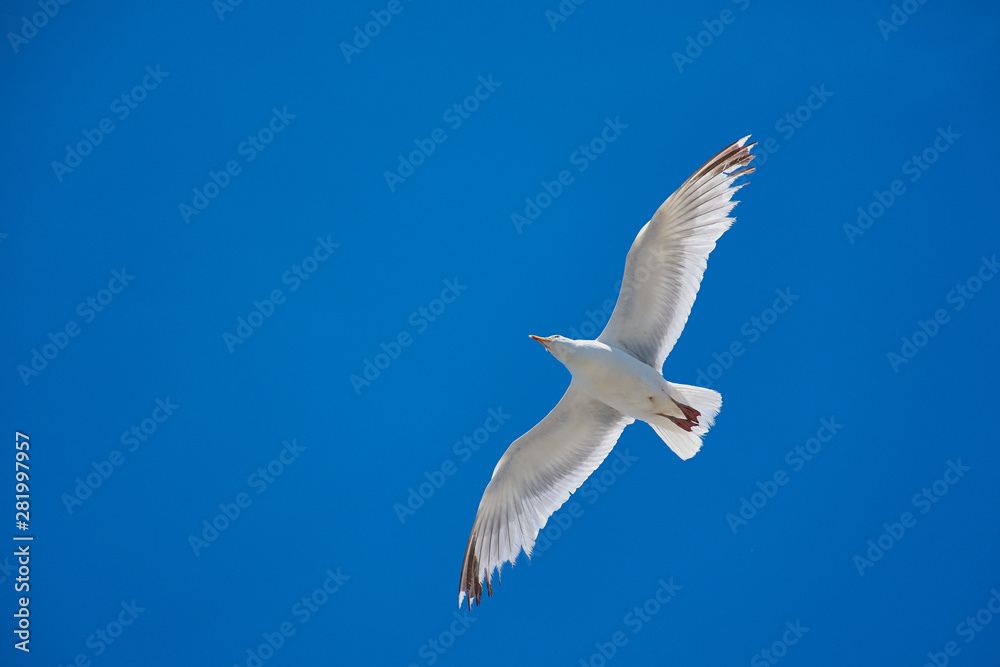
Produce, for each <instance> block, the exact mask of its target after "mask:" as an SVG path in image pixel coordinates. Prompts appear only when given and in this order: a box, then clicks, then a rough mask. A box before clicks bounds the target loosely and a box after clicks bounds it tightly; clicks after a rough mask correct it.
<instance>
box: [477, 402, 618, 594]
mask: <svg viewBox="0 0 1000 667" xmlns="http://www.w3.org/2000/svg"><path fill="white" fill-rule="evenodd" d="M633 421H634V420H633V419H631V418H629V417H626V416H625V415H623V414H622V413H620V412H618V411H617V410H615V409H614V408H612V407H610V406H608V405H605V404H604V403H602V402H601V401H599V400H597V399H596V398H594V397H593V396H591V395H590V394H589V393H588V392H587V391H586V390H585V389H583V388H581V387H580V386H579V385H577V384H576V383H575V382H571V383H570V386H569V389H567V390H566V393H565V394H563V397H562V398H561V399H559V402H558V403H557V404H556V407H554V408H552V412H550V413H549V414H548V415H546V416H545V418H544V419H542V421H540V422H538V424H536V425H535V427H534V428H532V429H531V430H530V431H528V432H527V433H525V434H524V435H522V436H521V437H520V438H518V439H517V440H515V441H514V443H513V444H512V445H511V446H510V447H508V448H507V452H506V453H505V454H504V455H503V456H502V457H501V458H500V462H499V463H497V467H496V468H495V469H494V470H493V477H492V479H491V480H490V483H489V484H488V485H487V486H486V491H485V492H484V493H483V499H482V500H481V501H480V503H479V510H478V511H477V512H476V520H475V522H474V523H473V524H472V533H471V534H470V535H469V543H468V546H466V548H465V559H464V560H463V561H462V579H461V582H460V584H459V585H460V590H459V594H458V604H459V606H461V605H462V600H463V599H464V598H465V596H466V595H468V596H469V607H470V608H471V607H472V598H475V600H476V604H477V605H478V604H479V600H480V598H481V597H482V594H483V577H484V576H485V578H486V586H487V589H488V591H489V594H490V595H492V594H493V586H492V584H491V580H492V577H493V570H494V569H499V568H501V567H502V566H503V564H504V563H505V562H506V561H510V562H511V564H513V563H514V561H515V560H516V559H517V556H518V554H519V553H520V551H521V549H522V548H523V549H524V552H525V553H526V554H528V557H531V549H532V548H533V547H534V546H535V538H536V537H537V536H538V531H539V530H541V529H542V527H544V526H545V522H546V521H548V518H549V516H551V515H552V513H553V512H555V511H556V510H557V509H559V508H560V507H561V506H562V504H563V503H564V502H566V500H567V499H568V498H569V496H570V494H571V493H573V492H574V491H576V490H577V489H578V488H580V485H581V484H583V482H584V481H585V480H586V479H587V477H589V476H590V473H592V472H594V470H596V469H597V467H598V466H599V465H601V462H602V461H603V460H604V458H605V457H606V456H607V455H608V452H610V451H611V449H612V447H614V446H615V443H616V442H618V436H619V435H621V432H622V430H623V429H624V428H625V427H626V426H627V425H628V424H631V423H632V422H633Z"/></svg>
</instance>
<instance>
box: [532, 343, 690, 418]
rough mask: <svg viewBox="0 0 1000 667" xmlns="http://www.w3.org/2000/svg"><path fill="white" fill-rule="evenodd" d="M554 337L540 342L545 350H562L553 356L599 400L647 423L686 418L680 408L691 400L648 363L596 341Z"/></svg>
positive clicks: (582, 386) (581, 385) (627, 415)
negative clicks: (556, 347)
mask: <svg viewBox="0 0 1000 667" xmlns="http://www.w3.org/2000/svg"><path fill="white" fill-rule="evenodd" d="M552 338H553V339H555V340H551V339H540V340H543V341H546V342H545V345H546V347H549V346H550V345H551V346H553V347H555V346H558V347H559V348H562V349H561V350H560V351H559V352H555V351H553V354H554V355H555V356H556V357H557V358H558V359H559V361H561V362H563V364H564V365H565V366H566V368H568V369H569V371H570V373H571V374H572V376H573V380H575V381H577V382H578V383H579V385H580V387H581V388H582V389H585V390H586V391H587V392H588V393H589V394H590V395H591V396H593V397H594V398H596V399H597V400H599V401H601V402H602V403H604V404H606V405H609V406H611V407H612V408H614V409H615V410H617V411H618V412H620V413H622V414H623V415H625V416H626V417H629V418H630V419H637V420H640V421H644V422H647V423H662V422H663V420H664V418H666V419H669V418H670V417H673V418H674V419H677V420H678V421H681V420H685V419H687V416H686V414H685V412H684V409H683V408H682V407H681V406H687V404H686V403H685V402H684V401H686V400H690V399H688V398H687V397H685V396H684V395H683V394H682V393H681V391H680V389H678V388H677V386H676V385H671V384H670V383H669V382H667V381H666V380H665V379H664V378H663V376H662V375H660V373H659V371H657V370H656V369H655V368H653V367H652V366H650V365H649V364H647V363H645V362H642V361H640V360H638V359H636V358H635V357H633V356H632V355H631V354H629V353H628V352H624V351H622V350H619V349H618V348H617V347H612V346H611V345H607V344H606V343H602V342H600V341H597V340H570V339H568V338H561V337H559V338H556V337H552ZM687 407H690V406H687ZM689 414H691V413H690V412H688V413H687V415H689ZM678 428H681V427H678Z"/></svg>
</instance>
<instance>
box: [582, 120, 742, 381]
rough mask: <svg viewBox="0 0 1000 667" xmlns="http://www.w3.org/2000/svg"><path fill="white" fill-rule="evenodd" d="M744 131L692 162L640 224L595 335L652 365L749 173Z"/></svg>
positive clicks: (669, 340) (683, 312)
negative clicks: (690, 170)
mask: <svg viewBox="0 0 1000 667" xmlns="http://www.w3.org/2000/svg"><path fill="white" fill-rule="evenodd" d="M748 138H749V137H744V138H743V139H740V140H739V141H737V142H736V143H734V144H731V145H729V146H727V147H726V148H724V149H723V150H721V151H719V153H717V154H716V155H715V156H714V157H713V158H712V159H711V160H709V161H708V162H706V163H705V164H704V165H702V166H701V167H699V168H698V170H697V171H695V172H694V174H692V175H691V177H690V178H688V179H687V180H686V181H685V182H684V183H683V184H682V185H681V187H679V188H678V189H677V191H676V192H674V194H672V195H670V197H669V198H668V199H667V200H666V201H665V202H664V203H663V205H662V206H660V208H659V209H657V211H656V213H655V214H654V215H653V218H652V219H651V220H650V221H649V222H648V223H646V226H645V227H643V228H642V230H641V231H640V232H639V235H638V236H637V237H636V239H635V242H634V243H633V244H632V247H631V249H630V250H629V252H628V257H627V258H626V260H625V277H624V278H623V279H622V288H621V293H620V294H619V296H618V303H617V304H615V310H614V312H612V314H611V318H610V319H609V320H608V324H607V326H606V327H605V328H604V331H603V332H601V335H600V336H598V338H597V340H599V341H601V342H604V343H607V344H609V345H613V346H615V347H618V348H620V349H623V350H626V351H628V352H629V353H631V354H632V355H633V356H635V357H636V358H638V359H640V360H642V361H645V362H646V363H647V364H649V365H650V366H652V367H654V368H656V369H657V370H659V369H660V368H662V366H663V360H664V359H666V358H667V355H668V354H670V350H671V349H673V346H674V344H675V343H676V342H677V339H678V338H679V337H680V335H681V331H683V330H684V324H685V323H686V322H687V318H688V315H690V313H691V306H692V305H693V304H694V300H695V297H696V296H697V295H698V289H699V287H700V286H701V279H702V276H703V275H704V273H705V267H706V266H707V261H708V255H709V253H711V252H712V250H714V249H715V242H716V241H717V240H718V239H719V237H720V236H722V234H723V232H725V231H726V230H727V229H729V226H730V225H731V224H732V223H733V218H730V217H729V214H730V212H731V211H732V210H733V207H734V206H736V204H737V203H738V202H736V201H733V195H734V194H735V193H736V191H737V190H739V189H740V188H741V187H743V186H744V185H746V183H741V184H734V181H735V180H736V179H737V178H739V177H740V176H744V175H747V174H750V173H752V172H753V167H748V166H747V165H748V164H749V163H750V160H752V159H753V155H751V154H750V149H751V148H753V146H754V145H756V144H749V145H745V144H746V140H747V139H748Z"/></svg>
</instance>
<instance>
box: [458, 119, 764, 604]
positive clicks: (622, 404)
mask: <svg viewBox="0 0 1000 667" xmlns="http://www.w3.org/2000/svg"><path fill="white" fill-rule="evenodd" d="M749 138H750V137H749V136H746V137H743V138H742V139H740V140H739V141H737V142H736V143H734V144H731V145H729V146H727V147H726V148H724V149H723V150H722V151H720V152H719V153H718V154H716V155H715V157H713V158H712V159H711V160H709V161H708V162H706V163H705V164H703V165H702V166H701V167H700V168H699V169H698V170H697V171H696V172H694V174H692V175H691V177H690V178H688V179H687V180H686V181H684V184H683V185H681V187H680V188H678V189H677V191H676V192H674V193H673V194H672V195H670V197H669V198H668V199H667V200H666V201H665V202H664V203H663V204H662V205H661V206H660V207H659V208H658V209H657V210H656V213H655V214H653V218H652V219H651V220H650V221H649V222H647V223H646V224H645V226H644V227H643V228H642V229H641V230H639V235H638V236H636V238H635V241H634V242H633V243H632V247H631V249H630V250H629V252H628V256H627V257H626V259H625V277H624V278H623V279H622V285H621V291H620V293H619V295H618V302H617V303H616V304H615V309H614V311H613V312H612V313H611V318H610V319H609V320H608V324H607V326H605V327H604V331H602V332H601V335H600V336H598V337H597V339H596V340H573V339H570V338H565V337H563V336H558V335H556V336H547V337H542V336H534V335H533V336H531V338H533V339H534V340H536V341H538V342H539V343H541V344H542V345H543V346H545V349H546V350H547V351H548V352H549V353H550V354H552V356H554V357H555V358H556V359H558V360H559V361H560V362H562V363H563V365H565V366H566V368H568V369H569V371H570V374H571V375H572V380H571V381H570V384H569V388H568V389H567V390H566V393H565V394H563V397H562V398H561V399H559V402H558V403H557V404H556V406H555V407H554V408H553V409H552V411H551V412H550V413H549V414H548V415H546V416H545V418H544V419H542V421H540V422H538V424H536V425H535V427H534V428H532V429H531V430H530V431H528V432H527V433H525V434H524V435H522V436H521V437H520V438H518V439H517V440H515V441H514V442H513V443H512V444H511V446H510V447H508V448H507V451H506V452H505V453H504V455H503V456H502V457H500V461H499V463H497V466H496V468H495V469H494V470H493V476H492V478H491V479H490V482H489V484H488V485H487V486H486V491H485V492H484V493H483V499H482V500H481V501H480V503H479V509H478V511H477V512H476V519H475V521H474V522H473V524H472V532H471V534H470V535H469V542H468V545H467V546H466V548H465V558H464V559H463V561H462V577H461V581H460V584H459V586H460V588H459V593H458V606H459V607H461V606H462V603H463V601H465V600H468V605H469V609H470V610H471V609H472V599H473V598H475V600H476V605H477V606H478V605H479V602H480V599H481V598H482V594H483V580H484V579H485V581H486V589H487V591H488V593H489V595H493V585H492V577H493V571H494V570H496V571H497V575H498V577H499V575H500V570H502V568H503V564H504V563H505V562H507V561H510V563H511V565H512V566H513V565H514V562H515V561H516V559H517V556H518V555H519V554H520V552H521V550H522V549H523V550H524V552H525V554H527V556H528V557H529V558H530V557H531V550H532V548H533V547H534V546H535V538H536V537H538V532H539V531H540V530H541V529H542V528H543V527H544V526H545V523H546V522H547V521H548V519H549V517H550V516H551V515H552V514H553V513H554V512H555V511H556V510H558V509H559V508H560V507H561V506H562V504H563V503H564V502H566V500H568V499H569V497H570V494H572V493H573V492H575V491H576V490H577V489H578V488H580V485H581V484H583V482H584V481H585V480H586V479H587V478H588V477H589V476H590V474H591V473H592V472H594V470H596V469H597V467H598V466H599V465H601V462H602V461H604V459H605V457H607V455H608V454H609V453H610V452H611V449H612V448H613V447H614V446H615V443H616V442H618V437H619V436H620V435H621V433H622V431H623V430H624V429H625V427H626V426H628V425H629V424H631V423H632V422H634V421H635V420H637V419H638V420H640V421H644V422H646V423H647V424H649V425H650V426H652V427H653V430H654V431H655V432H656V434H657V435H658V436H660V438H661V439H662V440H663V441H664V442H665V443H666V444H667V446H668V447H670V449H671V450H672V451H673V452H674V453H675V454H677V455H678V456H679V457H681V459H684V460H687V459H690V458H691V457H692V456H694V455H695V454H697V453H698V450H699V449H700V448H701V438H702V436H704V435H705V433H707V432H708V429H709V428H711V427H712V425H713V424H714V423H715V417H716V415H718V413H719V409H720V408H721V407H722V396H721V395H720V394H719V393H718V392H715V391H712V390H711V389H705V388H702V387H693V386H689V385H684V384H676V383H673V382H667V381H666V380H665V379H664V378H663V374H662V368H663V361H664V359H666V358H667V355H668V354H670V350H671V349H672V348H673V347H674V343H676V342H677V339H678V338H679V337H680V335H681V331H682V330H683V329H684V324H685V323H686V322H687V319H688V315H689V314H690V313H691V306H692V305H693V304H694V300H695V297H696V296H697V295H698V288H699V287H700V285H701V278H702V275H703V274H704V272H705V266H706V263H707V261H708V255H709V253H710V252H712V250H713V249H714V248H715V242H716V241H718V239H719V237H720V236H722V233H723V232H725V231H726V230H727V229H729V226H730V225H732V223H733V222H734V218H732V217H729V213H730V212H731V211H732V210H733V207H734V206H736V204H737V203H738V202H736V201H733V199H732V197H733V195H734V194H735V193H736V191H737V190H739V189H740V188H741V187H743V186H744V185H746V182H742V183H740V184H735V183H734V181H736V179H738V178H739V177H740V176H746V175H748V174H750V173H752V172H753V171H754V168H753V167H747V165H748V164H749V163H750V161H751V160H752V159H753V157H754V156H753V155H751V154H750V149H751V148H753V147H754V146H755V145H756V144H749V145H747V143H746V141H747V139H749Z"/></svg>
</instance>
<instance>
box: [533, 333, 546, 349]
mask: <svg viewBox="0 0 1000 667" xmlns="http://www.w3.org/2000/svg"><path fill="white" fill-rule="evenodd" d="M528 338H533V339H535V340H537V341H538V342H539V343H541V344H542V345H544V346H545V347H546V349H547V348H548V345H546V343H548V342H549V339H548V338H542V337H541V336H536V335H534V334H530V335H529V336H528Z"/></svg>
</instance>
